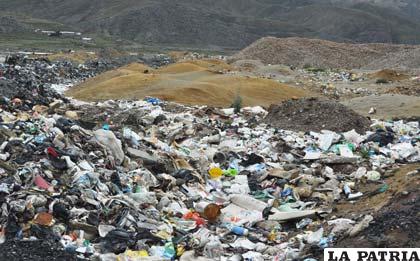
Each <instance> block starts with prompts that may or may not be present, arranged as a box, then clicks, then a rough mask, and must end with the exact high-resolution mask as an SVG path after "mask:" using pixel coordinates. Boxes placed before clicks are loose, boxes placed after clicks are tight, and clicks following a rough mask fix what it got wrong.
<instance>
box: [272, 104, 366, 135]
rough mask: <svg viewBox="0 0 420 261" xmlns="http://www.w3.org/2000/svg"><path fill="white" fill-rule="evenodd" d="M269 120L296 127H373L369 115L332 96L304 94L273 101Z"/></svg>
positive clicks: (345, 129) (286, 126)
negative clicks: (319, 96)
mask: <svg viewBox="0 0 420 261" xmlns="http://www.w3.org/2000/svg"><path fill="white" fill-rule="evenodd" d="M268 111H269V114H268V115H267V117H266V118H265V121H266V122H267V123H269V124H270V125H271V126H274V127H277V128H282V129H289V130H296V131H321V130H323V129H329V130H333V131H349V130H352V129H355V130H356V131H358V132H363V131H366V130H367V129H368V128H369V125H370V121H369V119H367V118H365V117H363V116H361V115H359V114H357V113H356V112H355V111H353V110H351V109H349V108H347V107H346V106H344V105H342V104H340V103H338V102H334V101H329V100H322V99H318V98H303V99H297V100H288V101H284V102H282V103H281V104H278V105H272V106H270V108H269V109H268Z"/></svg>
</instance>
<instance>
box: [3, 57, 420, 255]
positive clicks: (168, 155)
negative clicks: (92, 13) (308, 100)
mask: <svg viewBox="0 0 420 261" xmlns="http://www.w3.org/2000/svg"><path fill="white" fill-rule="evenodd" d="M2 66H3V67H2V68H4V67H7V66H8V65H2ZM33 66H35V67H36V63H35V65H34V63H32V62H31V63H27V64H24V65H21V67H16V66H14V67H13V69H8V71H7V73H5V74H4V75H3V77H4V78H5V79H4V81H6V82H7V83H8V84H9V82H10V81H12V82H13V84H14V85H12V86H10V85H7V89H8V90H15V88H17V89H20V88H22V89H23V90H25V91H28V92H33V93H34V92H35V91H36V92H37V94H38V96H40V97H42V99H38V98H37V95H33V96H30V95H23V96H22V95H20V93H19V91H17V92H10V93H6V92H3V93H2V103H1V112H0V116H1V126H0V144H1V145H0V206H1V207H0V231H1V232H0V251H1V253H2V255H3V257H6V258H9V259H11V260H13V259H15V260H25V258H26V259H27V260H76V259H79V260H80V259H82V260H104V261H108V260H175V259H176V260H193V259H197V260H215V259H218V260H273V259H275V260H314V259H318V258H319V255H320V253H321V252H322V249H324V248H326V247H331V246H334V245H335V244H336V242H337V240H339V239H340V238H343V237H353V236H356V235H357V234H358V233H360V232H361V231H362V230H363V229H366V228H367V227H369V224H371V223H374V222H375V220H374V217H373V216H372V215H356V216H354V215H349V216H345V217H340V218H338V217H337V216H335V215H334V213H335V212H334V211H335V207H336V205H337V204H338V203H340V202H357V201H363V200H365V199H366V198H367V197H369V196H370V195H366V194H364V193H363V192H361V191H359V190H358V188H359V186H360V184H362V183H366V182H367V183H372V184H377V185H380V189H379V190H378V191H376V193H384V191H386V190H387V189H388V187H387V186H388V184H387V183H386V181H385V178H386V176H388V175H389V173H390V172H391V171H392V170H394V169H396V168H398V167H399V166H400V165H402V164H407V163H413V162H419V160H420V146H419V145H420V140H419V138H420V136H419V134H420V132H419V122H415V121H413V122H404V121H395V122H384V121H377V120H373V121H372V122H369V121H368V120H367V119H361V120H360V121H359V123H360V124H356V125H355V126H354V127H353V128H354V129H346V130H345V131H344V132H335V131H332V130H334V129H335V128H337V126H335V125H325V126H320V127H317V128H316V129H313V130H305V131H306V132H302V131H300V130H294V128H276V127H271V126H270V125H269V124H268V123H267V118H266V117H267V114H269V112H268V111H266V110H265V109H264V108H261V107H245V108H242V109H241V111H240V112H239V113H234V109H220V108H212V107H207V106H183V105H179V104H174V103H168V102H165V101H162V100H159V99H156V98H153V97H149V98H146V99H145V100H142V101H116V100H115V101H105V102H99V103H85V102H83V103H81V102H78V101H76V100H68V99H66V98H65V97H62V96H61V95H59V94H57V93H56V92H55V91H54V90H52V89H50V87H49V86H48V85H46V86H45V87H44V88H45V91H44V92H40V90H41V89H40V88H41V86H42V84H44V83H45V82H49V83H51V82H56V83H61V82H63V81H65V80H68V79H69V78H70V79H71V76H68V75H66V74H65V75H64V76H62V75H59V74H57V73H55V72H56V71H55V70H52V72H53V73H51V74H48V73H44V72H45V71H44V70H46V71H49V69H48V68H43V69H42V70H43V71H42V73H41V74H39V75H38V76H39V77H38V76H37V75H35V74H36V70H35V71H34V70H33ZM51 66H53V68H59V67H60V66H59V65H58V64H52V65H51ZM10 70H11V71H10ZM88 73H89V70H88ZM45 77H47V78H49V79H45ZM77 77H84V76H83V75H81V76H77ZM27 79H29V80H32V79H35V80H34V81H32V85H31V86H26V87H23V86H22V82H25V81H27ZM2 86H3V85H2ZM5 90H6V88H5ZM321 113H324V112H321ZM346 113H348V112H347V111H343V115H342V118H346V117H353V115H347V114H346ZM314 117H315V116H314ZM272 125H273V126H275V124H272ZM309 126H311V125H309ZM347 127H348V125H346V128H347ZM412 175H413V176H415V175H417V174H416V173H412ZM40 252H41V253H42V254H41V253H40ZM30 253H32V255H30Z"/></svg>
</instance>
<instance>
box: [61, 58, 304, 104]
mask: <svg viewBox="0 0 420 261" xmlns="http://www.w3.org/2000/svg"><path fill="white" fill-rule="evenodd" d="M229 69H230V67H229V65H227V64H225V63H221V62H220V61H213V60H208V61H193V62H189V61H188V62H187V61H184V62H180V63H177V64H173V65H169V66H167V67H163V68H160V69H158V70H153V69H151V68H148V67H146V66H144V65H141V64H131V65H128V66H125V67H122V68H119V69H117V70H113V71H109V72H106V73H104V74H102V75H99V76H97V77H95V78H92V79H90V80H88V81H86V82H85V83H82V84H80V85H79V86H76V87H74V88H73V89H71V90H70V91H69V92H68V93H67V95H69V96H73V97H75V98H78V99H82V100H88V101H94V100H104V99H117V98H122V99H132V98H136V99H141V98H144V97H145V96H154V97H159V98H162V99H165V100H169V101H175V102H179V103H184V104H208V105H213V106H229V105H230V104H231V103H232V101H233V100H234V99H235V97H236V95H237V94H239V95H240V96H241V97H242V99H243V105H245V106H248V105H263V106H268V105H270V104H272V103H278V102H280V101H283V100H286V99H289V98H292V97H303V96H307V95H308V94H307V93H305V92H304V91H302V90H300V89H297V88H294V87H290V86H287V85H285V84H280V83H278V82H276V81H272V80H268V79H258V78H249V77H241V76H234V75H230V74H222V73H221V71H226V70H229Z"/></svg>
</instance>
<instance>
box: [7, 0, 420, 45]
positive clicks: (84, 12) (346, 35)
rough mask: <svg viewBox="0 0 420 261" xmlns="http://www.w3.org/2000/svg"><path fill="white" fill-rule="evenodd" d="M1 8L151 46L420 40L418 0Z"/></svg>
mask: <svg viewBox="0 0 420 261" xmlns="http://www.w3.org/2000/svg"><path fill="white" fill-rule="evenodd" d="M391 2H392V3H394V4H391ZM0 10H2V11H3V12H7V13H8V14H19V15H22V14H24V15H27V16H30V17H34V18H41V19H47V20H50V21H54V22H58V23H62V24H65V25H69V26H72V27H77V28H79V29H80V30H82V31H84V32H87V33H95V34H97V33H100V34H103V35H105V36H111V37H113V38H114V39H124V40H129V41H132V42H135V43H142V44H148V45H162V46H181V47H199V48H216V49H217V48H233V49H239V48H243V47H245V46H246V45H248V44H250V43H252V42H253V41H255V40H257V39H259V38H261V37H265V36H275V37H294V36H303V37H310V38H322V39H327V40H334V41H341V42H387V43H420V18H419V17H420V15H419V13H420V4H419V3H418V1H416V0H397V1H391V0H386V1H377V0H352V1H343V0H282V1H274V0H176V1H174V0H153V1H152V0H139V1H135V0H118V1H113V0H90V1H85V0H73V1H65V0H42V1H41V0H40V1H33V0H2V1H0ZM43 29H48V28H43Z"/></svg>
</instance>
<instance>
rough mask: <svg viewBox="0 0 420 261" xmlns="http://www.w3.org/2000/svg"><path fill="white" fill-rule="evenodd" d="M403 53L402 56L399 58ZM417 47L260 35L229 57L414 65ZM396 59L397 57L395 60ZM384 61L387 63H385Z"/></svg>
mask: <svg viewBox="0 0 420 261" xmlns="http://www.w3.org/2000/svg"><path fill="white" fill-rule="evenodd" d="M402 55H404V57H405V58H406V59H401V56H402ZM419 56H420V46H414V45H392V44H348V43H336V42H331V41H325V40H319V39H307V38H295V37H292V38H275V37H266V38H262V39H260V40H258V41H256V42H254V43H253V44H251V45H250V46H248V47H247V48H245V49H243V50H242V51H240V52H239V53H237V54H236V55H234V56H233V57H232V59H233V61H237V60H247V59H248V60H249V59H251V60H261V61H262V62H264V63H266V64H286V65H292V66H297V67H305V66H311V67H321V68H347V69H354V68H365V69H382V68H384V67H388V68H418V67H420V60H419V59H418V57H419ZM397 58H398V59H397ZM388 61H389V65H390V66H388Z"/></svg>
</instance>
